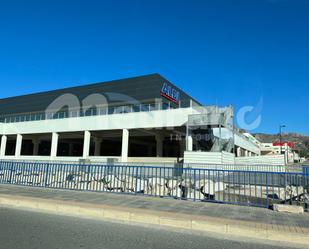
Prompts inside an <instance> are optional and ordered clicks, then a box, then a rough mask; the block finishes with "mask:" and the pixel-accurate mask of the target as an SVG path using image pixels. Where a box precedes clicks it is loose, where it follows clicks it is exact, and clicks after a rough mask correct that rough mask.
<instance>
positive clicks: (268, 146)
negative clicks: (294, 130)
mask: <svg viewBox="0 0 309 249" xmlns="http://www.w3.org/2000/svg"><path fill="white" fill-rule="evenodd" d="M280 154H283V155H285V158H286V161H287V163H297V162H300V160H301V159H300V156H299V154H298V151H297V150H295V149H294V144H293V143H292V142H281V143H280V142H273V143H261V155H280Z"/></svg>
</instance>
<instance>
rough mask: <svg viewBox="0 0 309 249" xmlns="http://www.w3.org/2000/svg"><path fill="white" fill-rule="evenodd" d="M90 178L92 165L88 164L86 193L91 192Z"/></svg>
mask: <svg viewBox="0 0 309 249" xmlns="http://www.w3.org/2000/svg"><path fill="white" fill-rule="evenodd" d="M89 177H90V163H88V168H87V182H86V184H87V185H86V191H88V190H89Z"/></svg>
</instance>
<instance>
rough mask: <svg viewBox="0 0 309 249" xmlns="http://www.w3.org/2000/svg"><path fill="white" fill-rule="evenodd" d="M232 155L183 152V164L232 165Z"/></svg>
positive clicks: (225, 153)
mask: <svg viewBox="0 0 309 249" xmlns="http://www.w3.org/2000/svg"><path fill="white" fill-rule="evenodd" d="M234 158H235V156H234V154H233V153H228V152H199V151H185V153H184V163H185V164H190V163H192V164H194V163H196V164H234Z"/></svg>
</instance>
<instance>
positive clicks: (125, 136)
mask: <svg viewBox="0 0 309 249" xmlns="http://www.w3.org/2000/svg"><path fill="white" fill-rule="evenodd" d="M128 151H129V130H128V129H123V130H122V147H121V162H127V161H128Z"/></svg>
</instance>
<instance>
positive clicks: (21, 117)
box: [0, 100, 191, 123]
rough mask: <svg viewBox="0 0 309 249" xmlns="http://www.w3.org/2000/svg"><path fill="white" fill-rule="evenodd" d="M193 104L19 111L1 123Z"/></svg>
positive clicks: (158, 103)
mask: <svg viewBox="0 0 309 249" xmlns="http://www.w3.org/2000/svg"><path fill="white" fill-rule="evenodd" d="M190 106H191V102H190V100H188V101H181V102H179V104H178V105H174V104H171V103H169V102H168V103H167V102H156V103H146V104H145V103H144V104H130V105H115V106H106V105H105V106H97V107H93V108H89V109H87V110H86V111H85V112H83V111H81V109H80V108H78V109H70V110H66V111H45V112H29V113H17V114H11V115H1V116H0V122H1V123H19V122H29V121H41V120H50V119H64V118H74V117H87V116H99V115H112V114H121V113H134V112H150V111H160V110H170V109H178V108H188V107H190Z"/></svg>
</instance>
